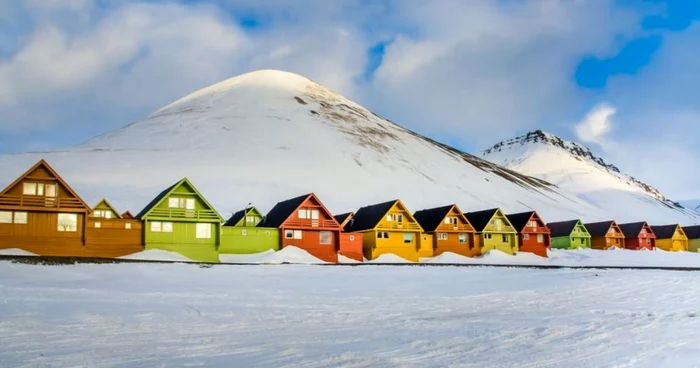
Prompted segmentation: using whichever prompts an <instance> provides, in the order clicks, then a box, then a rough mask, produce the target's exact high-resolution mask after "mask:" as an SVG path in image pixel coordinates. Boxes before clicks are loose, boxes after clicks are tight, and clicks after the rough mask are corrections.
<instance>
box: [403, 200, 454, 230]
mask: <svg viewBox="0 0 700 368" xmlns="http://www.w3.org/2000/svg"><path fill="white" fill-rule="evenodd" d="M453 207H454V205H453V204H451V205H449V206H442V207H436V208H429V209H426V210H420V211H418V212H416V213H414V214H413V217H414V218H415V219H416V221H418V224H420V226H421V227H422V228H423V230H425V231H435V230H437V228H438V227H439V226H440V224H441V223H442V221H443V220H444V219H445V216H447V214H449V213H450V211H451V210H452V208H453Z"/></svg>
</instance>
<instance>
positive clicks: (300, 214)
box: [297, 208, 310, 220]
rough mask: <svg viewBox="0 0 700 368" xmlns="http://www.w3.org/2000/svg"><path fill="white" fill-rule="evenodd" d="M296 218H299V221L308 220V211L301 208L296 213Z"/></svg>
mask: <svg viewBox="0 0 700 368" xmlns="http://www.w3.org/2000/svg"><path fill="white" fill-rule="evenodd" d="M297 217H299V219H300V220H307V219H309V217H310V216H309V212H308V210H307V209H305V208H302V209H300V210H299V211H298V213H297Z"/></svg>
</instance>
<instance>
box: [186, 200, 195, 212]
mask: <svg viewBox="0 0 700 368" xmlns="http://www.w3.org/2000/svg"><path fill="white" fill-rule="evenodd" d="M185 209H186V210H193V209H194V198H186V199H185Z"/></svg>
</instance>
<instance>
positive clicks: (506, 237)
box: [501, 234, 510, 243]
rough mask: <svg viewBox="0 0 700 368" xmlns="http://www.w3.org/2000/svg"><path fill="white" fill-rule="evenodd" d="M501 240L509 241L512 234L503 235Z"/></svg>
mask: <svg viewBox="0 0 700 368" xmlns="http://www.w3.org/2000/svg"><path fill="white" fill-rule="evenodd" d="M501 241H502V242H503V243H508V242H509V241H510V235H508V234H503V235H501Z"/></svg>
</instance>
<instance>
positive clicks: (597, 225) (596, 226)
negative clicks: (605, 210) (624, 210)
mask: <svg viewBox="0 0 700 368" xmlns="http://www.w3.org/2000/svg"><path fill="white" fill-rule="evenodd" d="M612 227H617V229H618V230H620V227H619V226H617V223H616V222H615V221H601V222H592V223H588V224H586V229H587V230H588V232H589V233H590V234H591V236H592V237H594V238H598V237H601V236H607V235H608V232H609V231H610V229H611V228H612ZM620 234H622V231H620ZM623 236H624V235H623Z"/></svg>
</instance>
